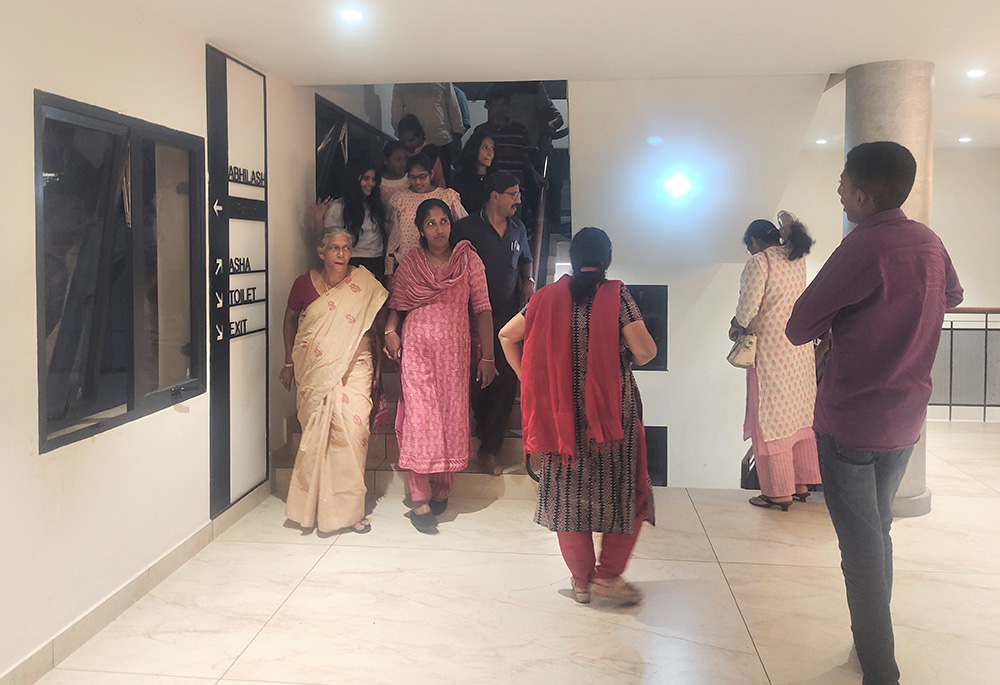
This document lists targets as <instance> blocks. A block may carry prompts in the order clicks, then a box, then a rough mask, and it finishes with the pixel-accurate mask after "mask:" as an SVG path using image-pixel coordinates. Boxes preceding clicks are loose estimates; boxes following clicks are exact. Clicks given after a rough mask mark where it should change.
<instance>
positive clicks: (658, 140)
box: [646, 136, 663, 146]
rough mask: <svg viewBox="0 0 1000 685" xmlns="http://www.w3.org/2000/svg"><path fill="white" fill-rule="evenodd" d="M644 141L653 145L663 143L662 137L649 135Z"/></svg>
mask: <svg viewBox="0 0 1000 685" xmlns="http://www.w3.org/2000/svg"><path fill="white" fill-rule="evenodd" d="M646 143H648V144H649V145H653V146H656V145H663V138H661V137H660V136H650V137H649V138H646Z"/></svg>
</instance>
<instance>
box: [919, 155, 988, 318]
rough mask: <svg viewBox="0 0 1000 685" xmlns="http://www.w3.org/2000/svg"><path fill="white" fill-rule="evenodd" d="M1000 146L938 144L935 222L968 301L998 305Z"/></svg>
mask: <svg viewBox="0 0 1000 685" xmlns="http://www.w3.org/2000/svg"><path fill="white" fill-rule="evenodd" d="M997 179H1000V149H997V148H978V149H976V148H972V149H963V148H954V147H949V148H935V150H934V185H933V191H932V193H933V195H932V204H931V228H933V229H934V230H935V231H936V232H937V234H938V235H939V236H941V239H942V240H943V241H944V244H945V247H947V248H948V254H950V255H951V260H952V263H954V265H955V269H956V270H957V271H958V277H959V279H960V280H961V281H962V286H963V287H964V288H965V302H963V303H962V305H963V306H966V307H1000V191H998V188H997Z"/></svg>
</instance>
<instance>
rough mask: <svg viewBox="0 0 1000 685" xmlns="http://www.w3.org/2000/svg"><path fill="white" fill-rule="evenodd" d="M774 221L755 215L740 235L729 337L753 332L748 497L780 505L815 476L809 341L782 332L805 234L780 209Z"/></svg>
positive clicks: (798, 281)
mask: <svg viewBox="0 0 1000 685" xmlns="http://www.w3.org/2000/svg"><path fill="white" fill-rule="evenodd" d="M778 220H779V224H780V225H781V229H780V230H779V229H778V227H776V226H775V225H774V224H773V223H771V222H770V221H767V220H765V219H758V220H756V221H754V222H753V223H751V224H750V226H749V227H748V228H747V230H746V232H745V233H744V235H743V242H744V244H745V245H746V247H747V250H749V251H750V255H751V257H750V259H749V260H748V261H747V264H746V266H745V267H744V268H743V275H742V276H741V277H740V301H739V304H738V305H737V307H736V316H734V317H733V320H732V324H731V326H730V329H729V337H730V339H732V340H735V339H736V336H738V335H740V334H741V333H744V332H750V333H755V334H756V335H757V361H756V366H755V367H754V368H750V369H747V410H746V419H745V421H744V424H743V439H744V440H745V439H747V438H750V439H751V442H752V445H753V453H754V459H755V461H756V463H757V475H758V477H759V479H760V489H761V494H760V495H759V496H757V497H751V498H750V504H753V505H755V506H758V507H780V508H781V510H782V511H787V510H788V508H789V507H790V506H791V504H792V498H793V497H794V498H795V499H798V500H800V501H802V502H804V501H805V500H806V498H807V497H808V496H809V491H808V488H807V486H808V485H811V484H814V483H819V482H820V475H819V460H818V456H817V453H816V436H815V434H814V433H813V429H812V422H813V408H814V406H815V404H816V362H815V355H814V351H813V346H812V345H801V346H798V347H796V346H795V345H792V343H791V342H789V341H788V338H787V337H786V336H785V324H786V323H788V317H789V316H790V315H791V313H792V305H794V304H795V300H797V299H798V297H799V295H801V294H802V291H803V290H804V289H805V286H806V265H805V259H803V257H804V256H805V255H806V254H807V253H808V252H809V249H810V247H811V246H812V243H813V241H812V238H810V237H809V234H807V233H806V232H805V229H804V228H803V226H802V224H801V223H799V222H798V220H797V219H795V217H794V216H792V215H791V214H788V213H787V212H782V213H780V214H779V215H778Z"/></svg>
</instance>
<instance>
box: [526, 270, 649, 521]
mask: <svg viewBox="0 0 1000 685" xmlns="http://www.w3.org/2000/svg"><path fill="white" fill-rule="evenodd" d="M592 305H593V299H591V300H588V301H587V302H586V304H583V305H576V304H574V305H573V314H572V332H571V335H572V342H571V350H572V355H573V416H574V423H575V427H576V445H577V447H576V459H575V460H574V463H573V465H572V466H564V465H563V464H562V458H561V457H559V456H556V455H552V454H541V455H537V458H536V460H537V461H538V462H539V465H540V469H539V483H538V503H537V506H536V508H535V523H538V524H539V525H541V526H545V527H546V528H548V529H549V530H554V531H572V532H600V533H619V534H632V533H633V532H635V531H634V530H633V528H634V519H635V517H634V516H633V513H632V512H634V511H635V477H636V465H637V463H638V459H639V453H638V450H639V442H638V440H637V429H638V425H639V423H638V422H639V419H640V416H639V389H638V388H637V387H636V384H635V377H634V376H633V375H632V367H631V364H630V356H631V355H630V353H629V351H628V350H627V349H626V348H625V340H624V338H621V351H620V353H619V366H620V371H621V376H622V427H623V429H624V432H625V436H624V438H623V439H622V441H621V442H614V443H608V444H604V445H598V444H597V443H596V442H595V441H594V440H592V439H588V438H587V417H586V412H585V410H584V404H583V401H584V388H585V383H586V377H587V348H588V342H589V337H590V311H591V306H592ZM521 313H522V314H524V313H525V310H522V312H521ZM641 320H642V314H641V313H640V312H639V307H638V305H636V303H635V300H633V299H632V295H631V294H630V293H629V292H628V289H627V288H625V287H622V289H621V309H620V312H619V315H618V329H619V337H620V336H621V329H622V328H624V327H625V326H627V325H628V324H630V323H632V322H634V321H641ZM533 456H534V455H533ZM640 477H642V478H646V479H647V482H648V478H649V475H648V473H642V474H640ZM645 518H646V520H647V521H650V522H653V520H654V519H653V498H652V496H650V497H648V498H647V511H646V516H645Z"/></svg>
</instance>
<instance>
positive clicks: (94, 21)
mask: <svg viewBox="0 0 1000 685" xmlns="http://www.w3.org/2000/svg"><path fill="white" fill-rule="evenodd" d="M9 5H10V6H9V7H8V6H5V7H4V21H3V23H2V24H0V62H2V63H3V64H5V65H17V66H16V68H7V69H5V70H4V71H3V78H2V80H0V128H2V130H4V131H5V132H6V134H5V137H4V139H5V147H4V153H5V157H4V163H3V164H2V165H0V198H2V205H3V207H4V224H3V228H4V236H5V241H4V249H3V250H0V269H2V273H3V274H4V276H5V282H6V283H7V284H8V285H7V287H6V288H5V289H4V290H3V291H2V295H0V302H2V306H3V310H2V311H3V316H4V320H5V321H6V322H8V325H7V332H6V333H5V335H4V336H3V337H2V338H0V346H2V347H0V349H2V351H3V356H4V358H5V359H7V360H8V364H7V374H6V375H5V378H4V380H5V383H4V385H5V388H6V389H7V391H6V392H5V393H3V395H2V397H0V422H2V423H0V427H2V433H0V435H2V438H3V439H2V441H0V445H2V447H0V454H2V460H0V461H2V463H3V474H2V477H0V511H2V514H3V515H2V516H0V541H2V548H0V674H3V673H4V672H6V671H8V670H9V669H10V668H12V667H13V666H15V665H16V664H17V663H19V662H20V661H21V660H22V659H24V658H25V657H27V656H29V655H30V654H31V653H33V652H34V651H35V650H36V649H37V648H39V647H40V646H42V645H43V644H45V643H46V642H48V641H49V640H51V639H52V638H53V637H55V636H56V635H58V634H59V633H60V632H62V630H63V629H65V628H66V627H67V626H68V625H70V624H72V623H73V622H74V621H75V620H76V619H78V618H79V617H80V616H81V615H83V614H85V613H86V612H87V611H89V610H90V609H92V608H93V607H94V606H95V605H97V604H99V603H100V602H101V601H102V600H104V599H105V598H106V597H108V596H109V595H111V594H112V593H114V592H115V591H116V590H118V589H119V588H121V587H122V586H124V585H125V584H126V583H127V582H129V581H130V580H132V579H133V578H134V577H135V576H136V575H137V574H139V573H141V572H142V571H143V570H144V569H146V568H147V567H149V566H150V564H152V563H153V562H155V561H156V560H157V559H159V558H160V557H162V556H163V555H164V554H166V553H167V552H169V551H170V550H171V549H172V548H174V547H175V546H176V545H177V544H178V543H180V542H182V541H183V540H185V539H186V538H188V537H189V536H190V535H191V534H192V533H194V532H195V531H197V530H198V529H200V528H201V527H203V526H204V525H205V524H206V523H208V521H209V447H208V435H209V401H208V395H207V394H204V395H201V396H199V397H197V398H195V399H193V400H191V401H189V402H185V403H183V404H181V405H178V406H176V407H173V408H171V409H167V410H164V411H161V412H158V413H156V414H152V415H150V416H147V417H145V418H143V419H140V420H138V421H134V422H131V423H129V424H126V425H124V426H121V427H118V428H115V429H112V430H110V431H107V432H105V433H102V434H100V435H97V436H95V437H93V438H90V439H87V440H84V441H81V442H77V443H74V444H72V445H68V446H66V447H63V448H60V449H57V450H55V451H52V452H49V453H46V454H44V455H39V454H38V447H37V446H38V428H37V426H38V408H37V407H38V399H37V377H36V376H37V372H36V368H37V367H36V355H37V353H36V339H35V338H36V332H35V331H36V328H35V322H36V314H35V205H34V197H35V187H34V119H33V117H34V105H33V89H35V88H37V89H40V90H44V91H47V92H51V93H55V94H57V95H62V96H65V97H69V98H72V99H75V100H79V101H81V102H85V103H88V104H92V105H96V106H99V107H104V108H107V109H111V110H115V111H120V112H122V113H124V114H127V115H130V116H134V117H138V118H141V119H144V120H146V121H150V122H154V123H157V124H162V125H164V126H168V127H170V128H174V129H178V130H181V131H185V132H188V133H192V134H195V135H198V136H201V137H205V135H206V109H205V40H204V39H203V38H202V37H198V36H191V35H187V34H184V33H181V32H179V31H176V30H173V29H171V28H169V26H168V25H165V24H163V23H162V22H161V21H160V20H158V19H150V18H148V17H146V16H145V15H143V14H141V13H140V12H139V11H138V10H135V9H132V10H127V9H124V8H123V7H122V6H116V7H107V8H106V4H105V3H100V2H87V3H74V2H58V3H56V2H52V3H9ZM109 46H114V49H109ZM267 89H268V163H269V170H268V171H269V175H268V185H269V188H268V199H269V222H270V256H269V257H270V277H271V283H270V284H269V295H268V296H269V297H270V298H271V304H270V307H271V322H272V329H271V346H272V349H271V359H272V362H275V363H272V364H271V366H272V369H271V371H272V376H271V378H272V383H271V388H272V397H271V401H272V411H271V417H272V419H271V420H272V442H274V441H278V444H281V442H282V440H281V438H282V437H283V436H282V428H283V427H282V426H281V425H280V423H281V422H280V420H276V419H275V418H274V417H283V416H285V415H290V414H293V413H294V401H293V400H291V398H289V397H288V396H287V394H285V393H284V389H283V388H281V387H280V384H279V383H278V382H277V380H276V379H277V373H278V370H279V369H280V366H281V363H282V350H281V337H280V322H281V314H282V313H283V311H284V302H285V298H287V295H288V288H289V287H290V285H291V282H292V280H293V279H294V277H295V276H296V275H298V274H299V273H302V271H304V270H305V268H306V262H307V260H308V257H309V254H310V252H309V248H308V246H307V243H311V236H310V233H309V231H310V229H309V226H310V224H309V222H310V221H311V218H310V217H311V214H310V209H309V205H310V202H312V201H313V200H314V198H313V193H314V186H315V182H314V177H315V163H314V159H315V153H314V149H313V148H314V143H315V126H314V111H315V108H314V90H313V89H311V88H302V87H293V86H290V85H288V84H287V83H285V82H283V81H282V80H280V79H277V78H275V77H273V76H268V79H267ZM355 90H358V92H360V89H354V88H334V89H331V90H330V91H328V92H331V93H333V94H335V95H336V96H337V97H338V98H339V99H342V100H343V99H345V98H346V99H347V100H349V101H350V102H348V104H347V105H344V106H346V107H348V108H349V109H352V110H355V109H356V108H355V106H354V101H353V100H352V99H351V97H348V96H353V94H354V91H355ZM357 102H358V108H360V103H361V100H360V99H357ZM279 390H280V393H279V392H278V391H279ZM275 429H277V433H275Z"/></svg>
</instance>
